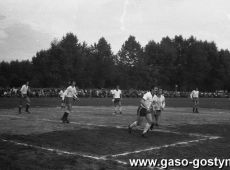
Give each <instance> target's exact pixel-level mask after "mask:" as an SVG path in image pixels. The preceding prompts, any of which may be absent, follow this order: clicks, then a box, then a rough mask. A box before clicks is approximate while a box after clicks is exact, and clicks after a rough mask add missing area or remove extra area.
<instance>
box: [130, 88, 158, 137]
mask: <svg viewBox="0 0 230 170" xmlns="http://www.w3.org/2000/svg"><path fill="white" fill-rule="evenodd" d="M153 95H154V89H152V90H150V91H148V92H146V93H145V94H144V95H143V97H142V99H141V100H140V106H139V107H138V109H137V119H136V121H134V122H133V123H132V124H130V125H129V126H128V131H129V133H131V132H132V128H134V127H136V126H140V125H141V122H142V121H143V119H144V118H145V119H146V120H147V123H146V124H145V127H144V130H143V132H142V137H145V136H146V133H147V132H148V131H149V129H150V128H151V127H152V126H153V121H152V114H151V109H152V108H151V107H152V102H153Z"/></svg>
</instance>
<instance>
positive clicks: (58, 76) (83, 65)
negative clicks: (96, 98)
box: [0, 33, 230, 91]
mask: <svg viewBox="0 0 230 170" xmlns="http://www.w3.org/2000/svg"><path fill="white" fill-rule="evenodd" d="M27 80H29V81H30V82H31V86H32V87H62V86H66V84H67V82H68V81H70V80H75V81H76V82H77V85H78V86H79V87H80V88H111V87H114V86H115V85H116V84H119V85H120V86H121V88H122V89H128V88H134V89H148V88H149V87H151V86H152V85H159V86H161V87H162V88H164V89H167V90H173V89H174V88H175V86H176V85H177V86H178V90H185V91H186V90H191V89H193V88H195V87H198V88H199V89H200V90H207V91H215V90H220V89H223V90H230V52H229V51H228V50H222V49H218V48H217V46H216V44H215V43H214V42H207V41H200V40H197V39H196V38H194V37H193V36H191V37H190V38H188V39H185V38H183V37H182V36H175V37H174V38H172V39H171V38H169V37H165V38H162V40H161V41H160V42H159V43H157V42H155V41H153V40H152V41H149V42H148V44H146V45H145V46H144V47H142V46H141V45H140V43H139V42H138V41H137V40H136V38H135V37H134V36H129V38H128V39H127V40H126V41H125V42H124V44H123V45H122V47H121V49H120V50H119V51H118V52H117V54H114V53H113V52H112V50H111V46H110V44H109V43H108V42H107V41H106V40H105V38H103V37H102V38H100V39H99V40H98V42H97V43H94V44H93V45H88V44H87V43H85V42H80V41H79V40H78V38H77V36H76V35H74V34H73V33H67V34H66V35H65V36H64V37H63V38H62V39H61V40H54V41H52V42H51V45H50V47H49V49H47V50H41V51H39V52H37V53H36V55H35V56H34V57H33V58H32V60H31V61H29V60H28V61H11V62H4V61H2V62H1V63H0V87H19V86H21V85H22V84H23V83H24V82H25V81H27Z"/></svg>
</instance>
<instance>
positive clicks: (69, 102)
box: [65, 97, 73, 105]
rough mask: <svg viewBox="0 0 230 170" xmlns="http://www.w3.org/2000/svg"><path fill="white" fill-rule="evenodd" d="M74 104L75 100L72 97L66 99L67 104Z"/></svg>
mask: <svg viewBox="0 0 230 170" xmlns="http://www.w3.org/2000/svg"><path fill="white" fill-rule="evenodd" d="M72 103H73V98H72V97H65V104H66V105H69V104H72Z"/></svg>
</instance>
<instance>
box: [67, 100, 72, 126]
mask: <svg viewBox="0 0 230 170" xmlns="http://www.w3.org/2000/svg"><path fill="white" fill-rule="evenodd" d="M70 100H71V99H70ZM67 109H68V110H67V115H66V123H69V119H68V116H69V114H70V113H71V111H72V100H71V101H70V103H69V105H68V107H67Z"/></svg>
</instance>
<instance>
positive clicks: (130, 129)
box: [128, 125, 132, 133]
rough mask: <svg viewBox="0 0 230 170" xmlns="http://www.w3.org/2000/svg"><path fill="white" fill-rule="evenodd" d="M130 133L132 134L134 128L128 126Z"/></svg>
mask: <svg viewBox="0 0 230 170" xmlns="http://www.w3.org/2000/svg"><path fill="white" fill-rule="evenodd" d="M128 131H129V133H132V128H131V127H130V125H129V126H128Z"/></svg>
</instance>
